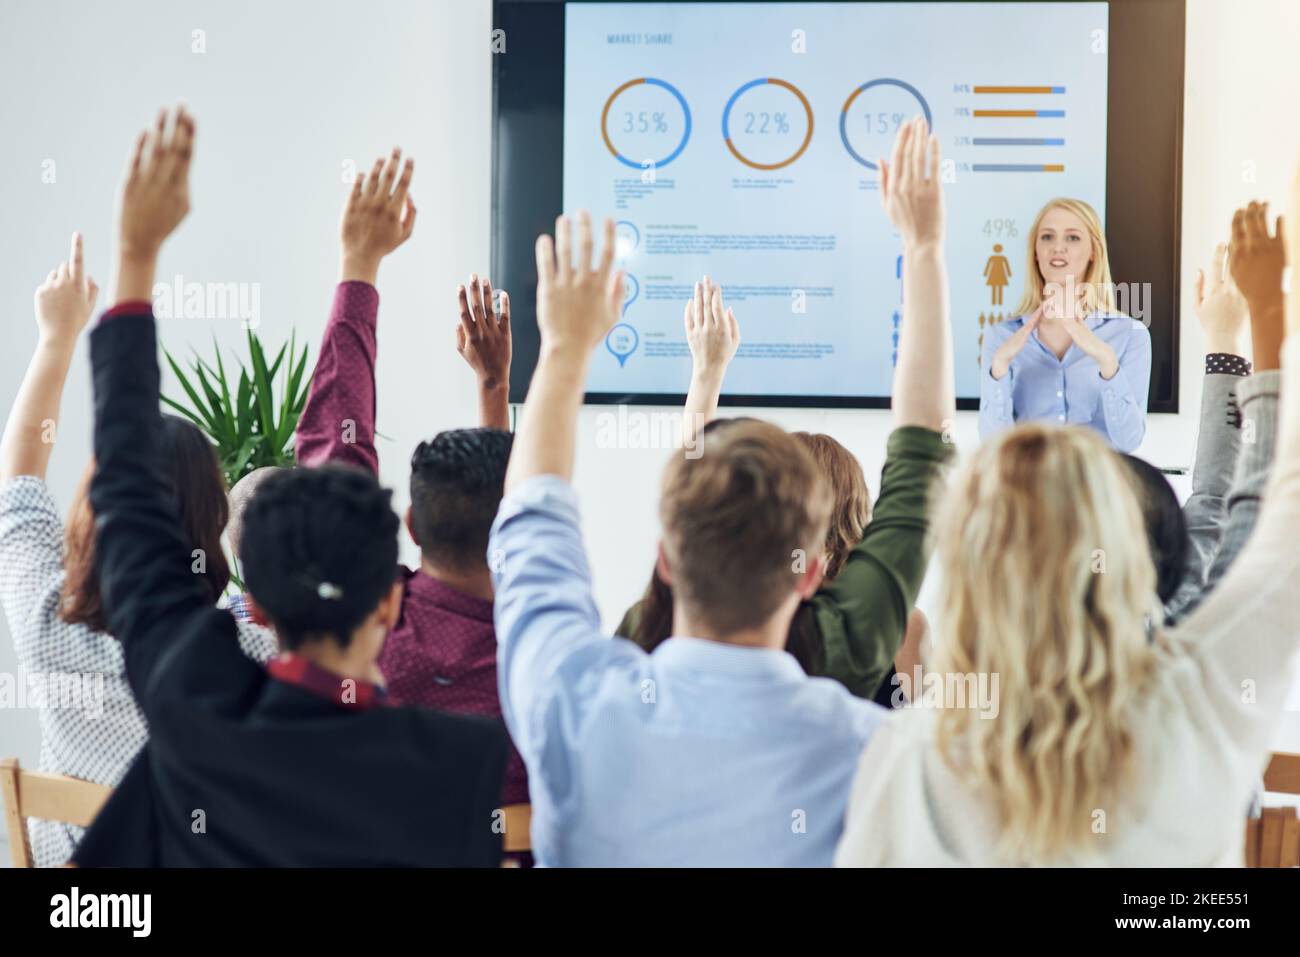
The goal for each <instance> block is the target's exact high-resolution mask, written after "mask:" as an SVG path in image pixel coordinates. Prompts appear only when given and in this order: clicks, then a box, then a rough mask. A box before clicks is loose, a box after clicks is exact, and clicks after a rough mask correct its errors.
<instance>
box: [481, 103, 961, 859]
mask: <svg viewBox="0 0 1300 957" xmlns="http://www.w3.org/2000/svg"><path fill="white" fill-rule="evenodd" d="M927 133H928V131H927V130H926V128H925V123H924V120H923V119H918V120H915V121H913V122H912V123H909V124H908V125H907V126H905V127H904V129H903V131H901V132H900V133H899V139H898V143H897V144H896V145H895V148H894V159H893V162H892V163H888V164H883V167H882V175H881V199H882V201H883V203H884V206H885V210H886V213H887V214H888V215H889V217H890V219H891V221H892V222H893V223H894V224H895V226H896V227H897V228H898V230H899V232H900V234H901V235H902V237H903V244H904V249H905V250H906V260H905V261H906V267H905V271H904V276H903V281H904V283H905V285H906V292H907V295H906V299H905V305H904V308H905V310H906V311H907V315H906V317H905V319H904V322H903V323H902V326H901V330H900V337H901V342H900V344H899V354H898V368H897V372H896V373H895V378H894V394H893V399H894V402H893V410H892V415H893V419H894V424H895V426H896V428H895V431H894V434H893V437H892V438H891V440H890V446H891V449H897V450H899V451H902V452H905V451H906V446H907V444H908V442H909V441H912V442H916V443H918V445H922V446H924V445H931V446H932V443H933V442H934V441H936V440H937V439H936V437H937V436H938V434H939V433H940V432H941V431H942V430H943V429H944V428H945V423H946V422H948V421H950V420H951V418H952V416H953V414H954V410H955V401H954V398H953V393H954V383H953V372H952V369H953V365H952V331H951V327H950V325H949V321H948V308H947V302H948V299H947V288H946V287H947V275H946V267H945V264H944V260H943V198H942V190H941V187H940V179H939V170H940V158H939V141H938V139H937V138H936V137H934V136H933V135H927ZM577 234H578V235H577V240H578V241H577V244H576V245H577V248H578V250H579V253H578V255H577V257H576V261H575V257H574V254H573V247H574V245H575V244H574V243H573V235H572V230H571V224H570V222H569V220H568V218H567V217H561V218H560V219H559V221H558V222H557V224H556V235H555V241H554V244H552V242H551V239H550V237H549V236H544V237H542V238H541V239H540V240H539V242H538V246H537V271H538V284H537V324H538V330H539V332H540V334H541V348H540V350H539V354H538V359H537V366H536V368H535V370H534V372H533V378H532V382H531V384H530V386H529V389H528V398H527V401H526V402H525V403H524V408H523V413H522V414H521V416H520V420H519V427H518V431H517V433H516V435H515V443H514V449H513V452H512V454H511V457H510V464H509V467H508V469H507V472H506V483H505V491H506V494H505V497H504V498H503V499H502V502H501V507H500V510H499V511H498V513H497V518H496V522H495V523H494V525H493V527H492V535H491V539H490V541H489V543H488V564H489V566H490V567H491V569H492V575H493V583H494V585H495V587H496V600H495V603H494V606H493V614H494V617H495V622H496V635H497V663H498V666H497V680H498V682H499V686H500V697H501V706H502V714H503V716H504V717H505V721H506V725H507V727H508V728H509V729H510V735H511V737H512V738H513V740H514V742H515V745H516V746H517V747H518V749H519V753H520V754H521V755H523V759H524V762H525V764H526V765H527V766H528V783H529V796H530V803H531V804H532V824H531V828H532V830H531V836H532V848H533V854H534V856H535V857H536V859H537V862H538V864H541V865H543V866H597V867H608V866H616V865H632V866H676V867H686V866H713V867H720V866H731V867H735V866H751V865H752V866H767V867H781V866H786V867H796V866H814V867H815V866H823V867H824V866H829V865H830V863H831V860H832V855H833V853H834V849H835V844H836V842H837V841H838V840H839V837H840V834H841V832H842V831H843V827H844V812H845V808H846V806H847V802H848V796H849V785H850V781H851V780H852V778H853V774H854V769H855V767H856V766H857V761H858V758H859V755H860V754H861V753H862V748H863V746H864V745H865V744H866V743H867V741H868V740H869V739H870V737H871V736H872V735H873V734H874V733H875V732H876V729H877V728H878V727H880V726H881V725H882V723H883V721H884V720H885V718H886V715H887V714H889V713H891V712H887V711H886V710H885V709H883V708H881V707H879V706H878V705H876V704H874V703H872V702H870V701H866V700H864V699H862V698H857V697H854V696H853V695H852V694H850V693H849V691H848V689H847V688H845V687H844V686H843V685H842V684H840V683H838V682H836V681H832V680H830V679H828V678H813V677H809V676H808V675H807V674H805V673H804V671H803V669H802V668H801V667H800V666H799V663H798V661H796V660H795V658H794V656H792V655H791V654H789V652H787V651H785V646H786V642H787V638H788V636H789V631H790V622H791V620H792V619H793V617H794V615H795V612H796V610H797V608H798V607H799V605H800V602H801V601H802V600H805V599H807V598H808V597H809V596H811V595H812V594H814V593H815V592H816V590H817V588H818V585H819V584H820V582H821V579H822V571H823V563H824V560H825V556H824V542H825V534H826V528H827V523H828V520H829V517H830V511H831V507H832V501H831V498H832V497H831V493H830V489H829V486H828V485H827V483H826V481H825V479H824V477H823V476H822V475H821V473H820V471H819V468H818V466H817V464H816V462H815V461H814V460H813V458H812V457H811V455H809V453H808V452H807V451H806V450H805V449H804V448H803V446H802V445H801V444H800V443H799V441H798V440H797V439H795V438H794V437H793V436H791V435H790V434H788V433H787V432H785V431H783V430H782V429H780V428H778V427H777V426H775V425H772V424H770V423H766V422H760V421H757V420H753V421H744V422H731V423H728V424H727V425H725V426H723V427H721V428H718V429H715V430H712V431H711V432H710V433H709V434H708V436H707V437H702V438H705V443H706V444H705V445H704V446H703V447H702V455H699V456H695V455H692V454H687V455H683V454H681V453H675V454H674V455H673V456H672V459H671V461H670V462H669V464H668V467H667V470H666V471H665V475H664V483H663V493H662V499H661V502H660V508H659V514H660V518H661V520H662V524H663V538H662V540H661V542H660V547H659V558H658V563H657V569H658V573H659V575H660V577H661V578H662V580H663V581H664V583H665V584H668V585H671V587H672V592H673V627H672V636H671V637H669V638H668V639H667V640H666V641H664V642H663V643H662V644H660V645H659V646H658V647H657V648H656V649H655V650H654V652H653V653H652V654H648V653H647V652H645V651H643V650H642V649H641V648H639V647H638V646H637V645H635V644H633V643H632V642H630V641H627V640H625V639H622V638H613V639H611V638H606V637H604V635H603V633H602V630H601V627H600V615H599V612H598V611H597V609H596V604H595V600H594V598H593V595H592V572H591V567H590V565H589V564H588V561H587V555H586V550H585V548H584V547H583V542H582V530H581V527H580V524H579V511H578V496H577V493H576V492H575V490H574V488H573V484H572V475H573V464H574V455H575V438H576V432H577V418H578V409H579V407H580V406H581V404H582V392H583V383H584V382H586V381H587V365H588V363H589V362H590V359H591V353H592V351H593V350H594V349H595V348H596V347H597V346H599V344H600V343H601V342H602V341H604V338H605V336H606V335H607V334H608V332H609V330H610V329H611V328H612V327H613V326H614V324H615V323H616V322H617V321H618V317H619V314H620V311H621V307H622V301H623V287H622V280H623V277H622V274H621V272H616V271H614V270H613V268H612V266H613V245H614V223H613V220H606V223H605V241H604V244H603V250H602V255H601V257H600V259H599V265H598V266H597V267H596V268H595V269H593V268H592V265H591V263H592V253H593V246H594V243H593V238H592V234H591V221H590V217H589V216H587V215H585V214H583V215H581V216H580V217H579V220H578V229H577ZM725 317H726V312H725V310H724V309H723V304H722V299H721V293H720V292H719V293H718V294H716V295H715V297H714V298H713V300H712V305H711V306H706V305H705V304H704V303H703V299H702V296H701V297H698V298H697V299H696V301H695V304H694V305H692V306H688V311H687V316H686V328H687V334H688V336H690V337H691V338H692V339H693V340H694V339H697V338H703V339H705V340H707V339H708V338H710V337H716V336H723V335H724V333H723V329H724V326H725V325H726V319H725ZM925 433H928V435H926V434H925ZM909 437H910V438H909ZM886 468H887V469H888V468H889V466H886ZM921 471H925V470H924V469H922V470H921ZM887 481H889V479H886V480H882V484H884V482H887ZM914 484H918V485H921V484H924V485H928V484H929V483H919V482H918V483H914ZM929 491H930V490H929V488H928V487H927V488H915V489H913V490H912V492H911V496H910V497H912V498H915V499H917V500H919V501H921V502H925V501H928V500H929V499H930V495H929V494H928V493H929ZM624 504H626V505H628V506H630V507H635V503H631V502H629V503H624ZM889 521H891V519H890V518H888V517H887V516H883V517H882V516H881V515H877V517H876V519H875V521H874V522H873V526H875V527H876V528H877V532H876V534H878V529H879V524H880V523H881V522H889ZM892 521H893V522H894V523H895V524H896V525H902V524H907V525H911V526H917V525H919V526H922V528H924V526H925V524H926V518H925V514H924V512H922V514H920V515H911V516H899V515H896V516H895V517H894V518H893V519H892ZM872 560H873V561H877V560H878V559H874V558H873V559H872ZM880 564H881V568H880V574H881V575H891V574H897V572H896V571H895V569H894V568H892V567H890V565H889V563H888V562H887V561H881V562H880ZM892 597H893V600H892V602H891V603H890V604H891V607H883V606H884V604H885V602H884V601H882V602H881V605H882V607H881V609H880V611H881V614H882V615H898V616H900V617H906V615H907V613H908V611H909V610H910V606H911V605H913V604H914V603H915V596H914V595H912V594H907V593H902V594H898V593H894V594H893V596H892Z"/></svg>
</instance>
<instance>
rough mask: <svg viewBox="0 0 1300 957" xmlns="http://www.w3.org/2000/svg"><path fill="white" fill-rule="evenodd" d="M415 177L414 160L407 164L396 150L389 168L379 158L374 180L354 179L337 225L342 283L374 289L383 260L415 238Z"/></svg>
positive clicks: (408, 161)
mask: <svg viewBox="0 0 1300 957" xmlns="http://www.w3.org/2000/svg"><path fill="white" fill-rule="evenodd" d="M399 169H400V170H401V177H400V178H399V177H398V170H399ZM414 172H415V160H413V159H410V158H407V160H406V162H405V163H403V162H402V151H401V149H399V148H398V147H393V152H392V153H391V154H390V155H389V157H388V161H387V163H385V161H384V158H383V157H382V156H381V157H380V158H379V159H377V160H375V164H374V166H372V167H371V168H370V175H368V176H361V175H358V176H357V178H356V179H355V180H353V182H352V192H351V193H350V194H349V195H348V199H347V202H346V203H345V204H344V206H343V219H342V222H341V223H340V224H339V239H340V240H341V242H342V253H341V258H340V267H339V281H340V282H348V281H357V282H368V283H370V284H371V285H372V286H373V285H374V284H375V281H376V280H377V279H378V278H379V264H380V262H382V261H383V258H384V257H385V256H387V255H388V254H389V253H391V252H392V251H393V250H394V249H396V248H397V247H398V246H400V245H402V243H404V242H406V241H407V240H408V239H410V238H411V233H412V231H413V230H414V229H415V213H416V210H415V202H414V201H413V200H412V199H411V196H410V192H409V190H410V188H411V176H412V174H413V173H414Z"/></svg>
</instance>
